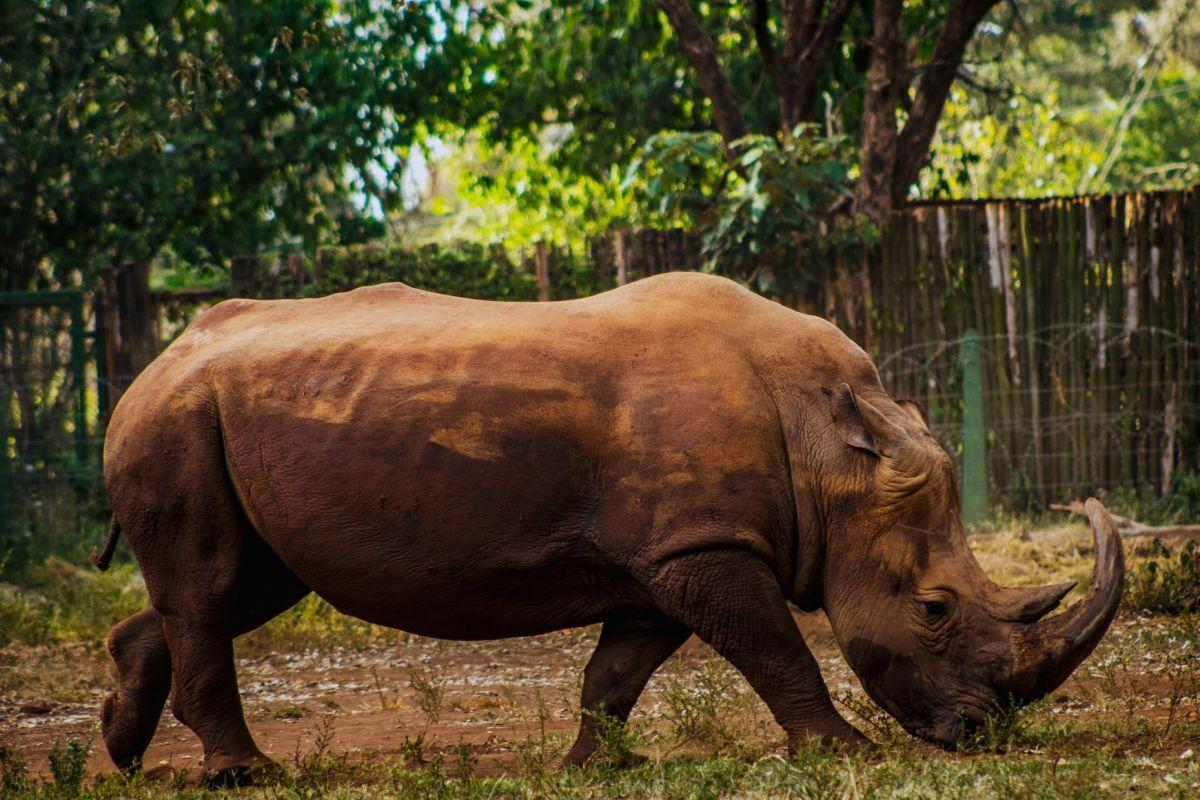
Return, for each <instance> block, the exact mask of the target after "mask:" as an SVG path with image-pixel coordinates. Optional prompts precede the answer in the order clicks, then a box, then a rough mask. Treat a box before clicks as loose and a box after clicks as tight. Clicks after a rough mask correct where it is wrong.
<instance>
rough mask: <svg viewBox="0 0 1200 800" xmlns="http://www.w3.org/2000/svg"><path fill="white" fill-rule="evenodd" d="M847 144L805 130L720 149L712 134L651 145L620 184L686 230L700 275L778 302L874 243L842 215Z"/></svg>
mask: <svg viewBox="0 0 1200 800" xmlns="http://www.w3.org/2000/svg"><path fill="white" fill-rule="evenodd" d="M851 150H852V148H851V144H850V142H849V140H847V139H846V138H845V137H841V136H834V137H824V136H821V135H819V134H818V133H817V131H816V130H815V129H814V128H812V127H808V126H801V127H800V128H799V129H797V130H796V131H795V132H794V135H791V136H786V137H784V138H783V139H782V140H779V139H776V138H774V137H771V136H760V135H752V136H747V137H745V138H743V139H740V140H738V141H737V142H734V143H733V145H732V146H731V147H729V148H726V147H725V145H724V144H723V142H722V141H721V139H720V137H719V136H718V135H717V134H715V133H694V134H693V133H661V134H657V135H655V136H652V137H651V138H650V139H649V140H648V141H647V142H646V145H645V147H644V148H643V149H642V152H641V155H640V156H639V157H638V158H637V159H636V160H635V161H634V162H633V164H632V165H631V166H630V170H629V177H628V182H629V183H630V184H632V183H633V181H634V180H635V179H640V180H641V181H643V182H644V189H643V192H644V195H645V197H646V198H647V200H648V202H649V203H651V204H652V205H653V206H654V207H656V209H657V211H658V212H659V213H660V214H662V215H663V216H665V217H667V218H671V217H676V218H682V219H684V220H685V221H687V222H689V223H690V224H693V225H695V226H696V228H697V229H698V230H699V231H700V232H701V233H702V235H703V240H704V254H705V257H706V260H707V262H708V269H710V270H712V271H720V272H722V273H723V274H726V275H730V276H733V277H737V278H740V279H741V280H744V281H747V282H749V283H751V284H752V285H754V286H755V287H756V288H757V289H758V290H759V291H760V292H763V293H765V294H771V295H776V296H779V295H782V294H785V293H786V292H789V291H796V290H800V289H802V288H805V287H806V286H807V285H808V283H810V282H813V283H815V282H818V281H820V280H822V279H823V278H824V277H825V276H826V275H827V274H828V271H829V270H830V269H831V268H832V267H833V265H834V264H835V263H836V257H837V256H839V255H840V256H843V257H845V258H854V257H855V256H857V255H859V254H861V252H862V251H863V250H864V249H865V247H866V246H867V245H868V244H869V243H870V242H871V241H873V239H874V238H875V232H874V230H873V229H872V228H871V226H870V225H869V224H868V223H867V222H866V221H865V220H863V219H860V218H856V217H852V216H849V215H847V214H845V213H837V211H836V209H839V208H841V209H843V210H844V208H845V207H846V206H847V204H848V200H849V198H850V191H851V181H850V171H849V169H850V168H849V164H850V163H851V161H852V152H851Z"/></svg>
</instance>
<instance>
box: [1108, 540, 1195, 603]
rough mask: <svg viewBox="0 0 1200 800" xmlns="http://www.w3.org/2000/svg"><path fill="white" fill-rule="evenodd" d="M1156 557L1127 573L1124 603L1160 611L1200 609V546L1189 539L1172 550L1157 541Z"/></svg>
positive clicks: (1142, 562) (1139, 564)
mask: <svg viewBox="0 0 1200 800" xmlns="http://www.w3.org/2000/svg"><path fill="white" fill-rule="evenodd" d="M1155 546H1156V552H1155V554H1154V556H1153V557H1151V558H1148V559H1146V560H1144V561H1141V562H1140V563H1138V564H1137V565H1136V566H1135V567H1134V569H1132V570H1129V571H1127V573H1126V585H1125V597H1124V603H1125V607H1126V608H1128V609H1129V610H1132V611H1149V612H1152V613H1158V614H1186V613H1195V612H1198V611H1200V546H1198V545H1197V544H1196V542H1188V543H1186V544H1185V545H1184V546H1183V547H1181V548H1179V550H1178V552H1175V553H1172V552H1171V551H1170V550H1169V549H1167V547H1166V546H1164V545H1163V544H1162V543H1161V542H1157V541H1156V542H1155Z"/></svg>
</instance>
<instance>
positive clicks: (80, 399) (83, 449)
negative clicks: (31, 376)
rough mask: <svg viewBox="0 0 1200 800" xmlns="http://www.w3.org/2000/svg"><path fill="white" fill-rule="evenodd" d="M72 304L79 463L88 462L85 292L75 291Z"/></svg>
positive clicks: (72, 294) (76, 441)
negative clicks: (84, 323)
mask: <svg viewBox="0 0 1200 800" xmlns="http://www.w3.org/2000/svg"><path fill="white" fill-rule="evenodd" d="M70 303H71V380H73V381H74V382H75V453H76V455H78V456H79V461H80V463H82V464H86V463H87V460H88V432H87V375H86V372H87V368H86V365H85V364H84V358H85V353H84V348H85V347H86V339H87V331H86V330H84V325H83V292H81V291H74V292H72V293H71V296H70Z"/></svg>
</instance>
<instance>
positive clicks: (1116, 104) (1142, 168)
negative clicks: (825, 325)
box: [921, 0, 1200, 197]
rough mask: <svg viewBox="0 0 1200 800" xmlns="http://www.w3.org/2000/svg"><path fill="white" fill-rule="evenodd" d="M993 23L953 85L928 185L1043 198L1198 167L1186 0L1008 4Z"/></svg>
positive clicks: (1185, 181)
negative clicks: (966, 74)
mask: <svg viewBox="0 0 1200 800" xmlns="http://www.w3.org/2000/svg"><path fill="white" fill-rule="evenodd" d="M994 22H995V27H994V29H993V33H994V35H991V36H980V37H977V38H976V39H975V40H974V42H973V45H972V52H971V53H970V54H969V55H968V58H967V63H968V64H970V65H971V66H970V67H969V70H970V75H971V80H970V81H969V82H961V81H960V82H959V83H957V84H956V85H955V87H954V88H953V89H952V91H951V95H950V99H949V101H948V103H947V106H946V111H945V114H944V116H943V120H942V124H941V125H940V126H939V128H938V136H937V140H936V141H935V143H934V157H933V161H932V169H930V170H928V171H927V172H926V173H925V175H924V176H923V179H922V181H921V188H922V190H923V193H925V194H932V195H940V196H949V197H981V196H1023V197H1036V196H1046V195H1054V194H1068V195H1069V194H1076V193H1080V192H1105V191H1132V190H1137V189H1152V188H1184V187H1187V186H1190V185H1192V184H1193V183H1194V182H1195V181H1196V180H1197V178H1198V177H1200V154H1198V153H1197V151H1196V143H1195V136H1194V133H1193V132H1194V130H1195V125H1196V120H1197V118H1198V117H1200V94H1198V93H1197V91H1196V90H1197V86H1198V85H1200V84H1198V82H1200V59H1197V57H1196V50H1195V47H1194V46H1193V42H1194V41H1195V36H1196V32H1197V30H1198V27H1200V17H1197V15H1196V14H1195V13H1193V10H1192V9H1190V8H1189V4H1188V3H1187V2H1174V1H1173V0H1162V1H1158V2H1145V0H1096V1H1095V2H1084V3H1075V2H1066V0H1053V1H1052V2H1047V3H1042V4H1037V5H1034V6H1030V7H1028V8H1021V9H1020V10H1019V11H1018V10H1017V9H1016V7H1015V6H1013V7H1004V6H1001V7H1000V8H999V9H998V11H997V12H996V14H995V15H994ZM1110 161H1111V163H1108V162H1110ZM1106 163H1107V167H1106Z"/></svg>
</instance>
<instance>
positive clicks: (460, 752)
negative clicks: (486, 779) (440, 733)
mask: <svg viewBox="0 0 1200 800" xmlns="http://www.w3.org/2000/svg"><path fill="white" fill-rule="evenodd" d="M478 764H479V756H477V755H475V754H474V753H472V752H471V747H470V745H468V744H467V743H466V742H463V741H459V743H458V745H457V746H456V747H455V748H454V772H455V777H457V778H459V779H460V780H464V781H465V780H469V779H470V778H474V777H475V767H476V766H478Z"/></svg>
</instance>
